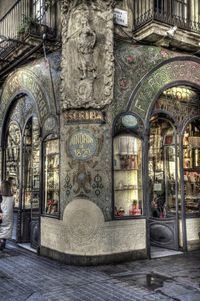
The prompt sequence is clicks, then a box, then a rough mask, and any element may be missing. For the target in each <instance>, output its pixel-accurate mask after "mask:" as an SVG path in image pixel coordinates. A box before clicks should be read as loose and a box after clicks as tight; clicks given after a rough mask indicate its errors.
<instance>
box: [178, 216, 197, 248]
mask: <svg viewBox="0 0 200 301" xmlns="http://www.w3.org/2000/svg"><path fill="white" fill-rule="evenodd" d="M186 234H187V247H188V250H189V251H191V250H196V249H200V219H199V218H187V219H186ZM179 243H180V246H181V247H182V246H183V239H182V221H181V220H180V221H179Z"/></svg>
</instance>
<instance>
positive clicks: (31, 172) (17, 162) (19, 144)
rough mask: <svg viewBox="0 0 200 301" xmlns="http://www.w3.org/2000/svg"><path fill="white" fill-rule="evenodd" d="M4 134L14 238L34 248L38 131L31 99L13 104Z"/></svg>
mask: <svg viewBox="0 0 200 301" xmlns="http://www.w3.org/2000/svg"><path fill="white" fill-rule="evenodd" d="M27 109H28V111H27V112H26V110H27ZM27 116H29V117H27ZM5 133H6V136H5V151H4V166H3V170H4V178H5V179H9V180H10V181H11V183H12V191H13V195H14V199H15V207H14V229H13V239H14V240H16V241H17V242H19V243H29V244H31V246H32V247H34V248H37V246H38V244H39V218H40V201H39V200H40V195H39V190H40V138H39V136H40V135H39V133H40V129H39V123H38V119H37V117H36V115H35V114H34V104H33V102H32V101H31V99H30V98H28V97H22V98H20V99H18V101H17V102H16V103H15V105H14V106H13V108H12V109H11V111H10V115H9V117H8V119H7V124H6V131H5Z"/></svg>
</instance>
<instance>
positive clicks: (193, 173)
mask: <svg viewBox="0 0 200 301" xmlns="http://www.w3.org/2000/svg"><path fill="white" fill-rule="evenodd" d="M183 168H184V192H185V202H186V213H196V212H197V213H198V212H200V120H195V121H193V122H192V123H190V124H189V125H188V126H187V128H186V129H185V132H184V135H183Z"/></svg>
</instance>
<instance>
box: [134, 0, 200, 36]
mask: <svg viewBox="0 0 200 301" xmlns="http://www.w3.org/2000/svg"><path fill="white" fill-rule="evenodd" d="M134 11H135V24H134V25H135V29H138V28H140V27H141V26H143V25H145V24H146V23H148V22H150V21H152V20H158V21H161V22H164V23H166V24H169V25H177V26H178V27H180V28H183V29H188V30H192V31H198V32H199V31H200V23H199V21H200V14H199V12H200V1H199V0H154V1H151V0H142V1H141V0H135V10H134Z"/></svg>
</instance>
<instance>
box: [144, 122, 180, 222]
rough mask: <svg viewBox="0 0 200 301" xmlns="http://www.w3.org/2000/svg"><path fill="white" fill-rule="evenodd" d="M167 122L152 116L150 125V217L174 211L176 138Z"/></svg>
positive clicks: (162, 215)
mask: <svg viewBox="0 0 200 301" xmlns="http://www.w3.org/2000/svg"><path fill="white" fill-rule="evenodd" d="M175 137H176V136H175V131H174V128H173V127H172V125H171V123H170V122H169V121H168V120H166V119H163V118H158V117H156V118H155V117H153V119H152V122H151V128H150V148H149V189H150V204H151V213H152V216H153V217H156V218H164V217H166V216H169V215H170V214H172V213H175V212H176V194H177V193H176V181H177V179H176V177H177V158H176V140H175V139H176V138H175Z"/></svg>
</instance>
